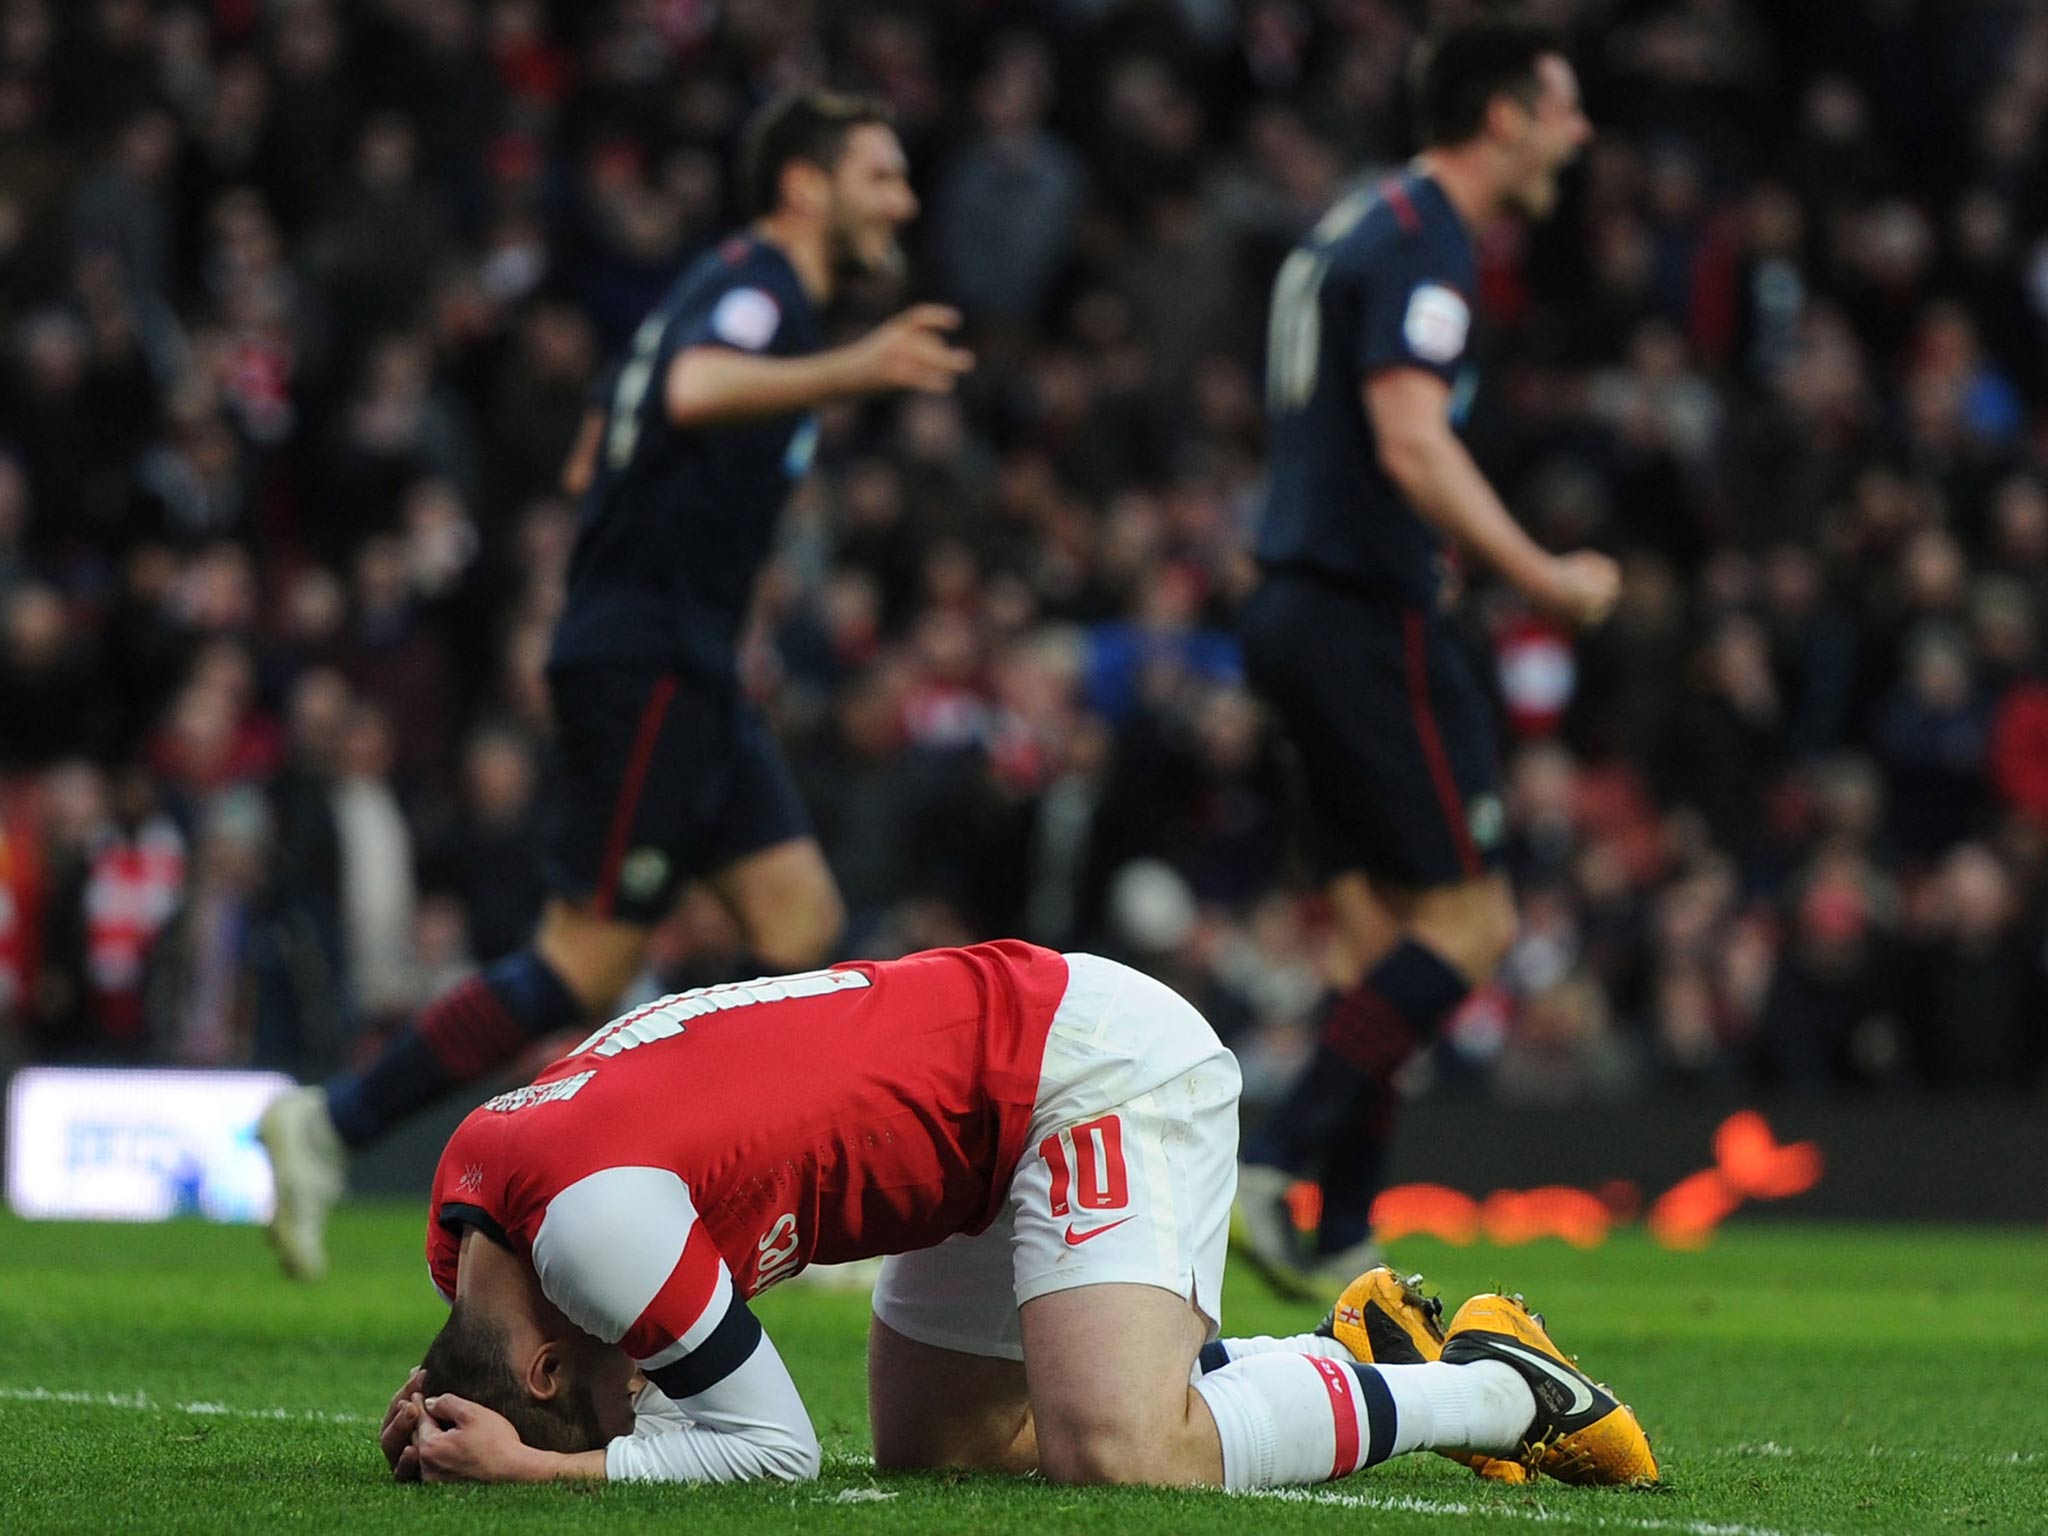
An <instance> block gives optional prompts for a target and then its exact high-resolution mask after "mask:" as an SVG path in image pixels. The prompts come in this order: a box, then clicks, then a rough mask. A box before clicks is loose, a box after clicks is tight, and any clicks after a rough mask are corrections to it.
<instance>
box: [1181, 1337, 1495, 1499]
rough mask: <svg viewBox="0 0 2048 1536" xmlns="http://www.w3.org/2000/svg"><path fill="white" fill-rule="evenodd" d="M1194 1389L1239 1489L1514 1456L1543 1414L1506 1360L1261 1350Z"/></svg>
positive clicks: (1226, 1481)
mask: <svg viewBox="0 0 2048 1536" xmlns="http://www.w3.org/2000/svg"><path fill="white" fill-rule="evenodd" d="M1194 1387H1195V1390H1196V1391H1197V1392H1199V1393H1200V1394H1201V1395H1202V1401H1203V1402H1204V1403H1206V1404H1207V1405H1208V1408H1209V1414H1210V1417H1211V1418H1213V1419H1214V1420H1215V1421H1216V1434H1217V1437H1218V1438H1219V1439H1220V1440H1221V1442H1222V1446H1223V1486H1224V1487H1226V1488H1233V1489H1241V1488H1280V1487H1294V1486H1299V1485H1302V1484H1305V1483H1322V1482H1328V1481H1330V1480H1332V1479H1334V1478H1340V1477H1349V1476H1350V1475H1351V1474H1352V1473H1353V1472H1356V1471H1358V1470H1359V1469H1360V1468H1361V1467H1369V1466H1375V1465H1377V1464H1378V1463H1380V1462H1382V1461H1385V1460H1386V1459H1387V1458H1388V1457H1389V1456H1395V1455H1399V1454H1401V1453H1403V1452H1406V1451H1419V1450H1461V1449H1471V1450H1481V1451H1490V1452H1495V1453H1505V1452H1509V1451H1511V1450H1512V1449H1513V1448H1514V1447H1515V1446H1516V1445H1517V1444H1518V1443H1519V1442H1520V1439H1521V1437H1522V1435H1523V1433H1524V1432H1525V1431H1526V1430H1527V1429H1528V1428H1529V1425H1530V1423H1531V1421H1532V1420H1533V1419H1534V1418H1535V1417H1536V1399H1535V1398H1534V1396H1532V1395H1531V1393H1530V1391H1529V1386H1528V1383H1526V1382H1524V1381H1523V1380H1522V1378H1521V1377H1520V1376H1519V1375H1517V1374H1516V1372H1515V1370H1514V1368H1513V1367H1512V1366H1509V1365H1505V1364H1503V1363H1502V1362H1500V1361H1498V1360H1482V1361H1477V1362H1475V1363H1474V1364H1472V1365H1444V1364H1442V1363H1441V1362H1437V1363H1432V1364H1429V1365H1393V1366H1373V1365H1359V1364H1356V1363H1352V1362H1346V1361H1339V1360H1333V1359H1330V1358H1328V1357H1326V1356H1321V1355H1303V1354H1294V1353H1255V1354H1250V1355H1247V1356H1245V1357H1244V1358H1243V1359H1240V1360H1235V1361H1233V1362H1232V1363H1231V1364H1229V1365H1227V1366H1224V1367H1222V1368H1221V1369H1220V1370H1214V1371H1211V1372H1209V1373H1208V1374H1207V1375H1205V1376H1203V1377H1202V1378H1201V1379H1200V1380H1198V1381H1197V1382H1195V1384H1194Z"/></svg>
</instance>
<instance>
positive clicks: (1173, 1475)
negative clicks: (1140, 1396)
mask: <svg viewBox="0 0 2048 1536" xmlns="http://www.w3.org/2000/svg"><path fill="white" fill-rule="evenodd" d="M1179 1427H1180V1426H1177V1425H1175V1426H1169V1425H1160V1426H1158V1427H1157V1428H1156V1429H1154V1428H1149V1427H1147V1426H1145V1425H1144V1424H1142V1423H1138V1422H1133V1421H1132V1420H1118V1421H1111V1420H1107V1419H1100V1418H1092V1417H1091V1418H1086V1419H1078V1420H1075V1419H1069V1420H1067V1421H1066V1422H1064V1423H1059V1424H1053V1423H1050V1422H1048V1421H1046V1420H1043V1419H1041V1420H1040V1422H1039V1425H1038V1469H1039V1472H1040V1474H1041V1475H1042V1476H1043V1477H1044V1478H1045V1479H1046V1481H1047V1482H1052V1483H1068V1484H1074V1485H1087V1484H1102V1483H1120V1484H1135V1485H1146V1486H1155V1487H1156V1486H1166V1485H1174V1484H1181V1483H1189V1482H1194V1481H1196V1480H1197V1479H1196V1478H1195V1477H1194V1476H1193V1475H1192V1474H1191V1472H1190V1468H1189V1461H1188V1457H1187V1455H1186V1454H1185V1448H1184V1447H1183V1446H1182V1445H1181V1444H1180V1436H1179V1435H1178V1434H1176V1433H1175V1430H1176V1429H1177V1428H1179Z"/></svg>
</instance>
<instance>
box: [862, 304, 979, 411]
mask: <svg viewBox="0 0 2048 1536" xmlns="http://www.w3.org/2000/svg"><path fill="white" fill-rule="evenodd" d="M959 328H960V311H958V310H957V309H954V308H952V307H951V306H949V305H945V304H913V305H911V306H910V308H908V309H906V310H904V311H903V313H901V314H900V315H897V316H895V317H893V318H892V319H889V320H885V321H883V322H882V324H880V325H878V326H876V327H875V328H874V329H873V330H872V331H870V332H868V334H867V335H866V336H864V337H862V338H861V339H860V340H859V341H857V342H855V343H854V345H855V347H856V348H858V349H859V351H860V354H861V362H862V370H861V371H862V376H863V378H864V379H865V380H866V384H867V387H868V388H870V389H875V390H886V389H914V390H919V391H921V392H923V393H925V394H931V395H948V394H951V393H952V392H953V386H954V384H955V383H956V382H958V380H959V378H960V375H962V374H963V373H966V372H967V371H968V370H969V369H970V368H972V367H973V366H974V354H973V353H972V352H969V351H968V350H967V349H966V348H965V347H956V346H954V345H953V342H952V333H953V332H954V331H956V330H958V329H959Z"/></svg>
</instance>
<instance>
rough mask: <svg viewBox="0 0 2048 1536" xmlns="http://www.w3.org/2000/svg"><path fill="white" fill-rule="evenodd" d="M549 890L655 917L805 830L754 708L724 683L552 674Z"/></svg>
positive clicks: (632, 916)
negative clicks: (681, 896) (700, 881)
mask: <svg viewBox="0 0 2048 1536" xmlns="http://www.w3.org/2000/svg"><path fill="white" fill-rule="evenodd" d="M548 692H549V695H550V697H551V698H552V699H553V701H554V710H555V751H554V757H553V761H552V764H551V772H550V776H549V780H548V789H547V804H546V806H545V808H544V811H543V827H544V843H545V861H546V873H547V881H548V888H549V889H550V890H552V891H553V892H555V893H556V894H557V895H560V896H565V897H568V898H570V899H572V900H576V901H587V902H589V903H590V905H591V906H592V908H593V909H594V910H595V911H596V912H597V914H598V915H599V916H601V917H610V918H616V919H618V920H619V921H622V922H629V923H654V922H658V921H659V920H660V919H661V918H662V917H663V916H665V915H666V914H667V912H668V910H669V908H670V906H672V905H673V904H674V901H675V895H676V891H677V889H678V888H679V887H681V886H682V885H683V883H684V882H685V881H688V880H693V879H697V878H699V877H701V876H704V875H709V874H713V873H716V872H717V871H718V870H721V869H723V868H725V867H726V866H727V865H728V864H731V863H732V862H733V861H735V860H736V859H741V858H744V857H746V856H747V855H748V854H750V853H757V852H759V851H760V850H762V849H764V848H769V847H773V846H774V845H775V844H777V843H784V842H788V841H790V840H791V839H792V838H800V837H809V836H810V835H811V823H810V818H809V817H808V816H807V815H806V814H805V813H804V807H803V801H802V800H801V799H800V798H799V797H798V795H797V791H796V784H795V782H794V781H793V780H792V779H791V778H790V774H789V767H788V765H787V764H786V763H784V762H783V760H782V752H781V750H780V749H779V748H778V747H777V746H776V743H775V737H774V735H773V733H772V732H770V731H769V729H768V724H767V722H766V721H765V720H763V719H762V718H761V714H760V711H758V710H757V709H755V708H754V707H753V705H752V704H750V703H748V702H747V701H746V700H745V699H744V698H742V697H741V696H740V695H739V693H738V690H737V689H736V688H735V687H734V686H733V685H731V684H729V683H726V684H714V685H711V686H706V685H705V684H703V683H702V682H699V681H696V680H694V679H691V678H688V677H684V676H679V675H678V674H676V673H673V672H652V671H646V670H635V669H631V668H620V667H609V666H602V665H595V664H589V663H576V664H572V665H568V666H564V667H558V668H556V669H554V670H552V671H550V672H549V673H548Z"/></svg>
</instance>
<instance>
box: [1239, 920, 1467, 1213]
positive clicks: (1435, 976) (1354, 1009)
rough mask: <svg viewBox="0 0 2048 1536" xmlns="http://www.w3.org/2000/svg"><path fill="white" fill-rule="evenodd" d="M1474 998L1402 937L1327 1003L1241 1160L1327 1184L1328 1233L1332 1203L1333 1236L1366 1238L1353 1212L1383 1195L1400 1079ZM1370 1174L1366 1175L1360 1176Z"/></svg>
mask: <svg viewBox="0 0 2048 1536" xmlns="http://www.w3.org/2000/svg"><path fill="white" fill-rule="evenodd" d="M1470 990H1471V989H1470V987H1469V986H1468V985H1467V984H1466V981H1465V978H1464V977H1463V976H1462V975H1461V974H1460V973H1459V972H1458V971H1457V970H1456V969H1455V968H1454V967H1453V966H1452V965H1451V964H1450V962H1449V961H1447V960H1445V959H1444V958H1443V957H1442V956H1441V955H1439V954H1437V953H1436V952H1435V951H1434V950H1432V949H1430V948H1428V947H1427V946H1426V945H1424V944H1421V943H1419V942H1417V941H1416V940H1414V939H1404V940H1403V941H1402V942H1401V943H1400V944H1399V945H1397V946H1396V947H1395V948H1394V950H1393V952H1392V953H1391V954H1389V955H1388V956H1387V957H1386V958H1385V959H1383V960H1381V961H1380V963H1379V964H1378V965H1376V966H1374V967H1373V968H1372V970H1371V971H1370V972H1368V973H1367V974H1366V977H1365V979H1364V980H1363V981H1361V982H1360V983H1359V984H1358V985H1357V986H1355V987H1353V988H1352V989H1351V990H1350V991H1348V992H1342V993H1332V994H1330V995H1329V996H1328V997H1327V998H1325V999H1324V1002H1323V1010H1322V1017H1321V1020H1320V1027H1319V1029H1318V1032H1317V1035H1318V1038H1317V1040H1316V1048H1315V1052H1314V1054H1313V1055H1312V1056H1311V1057H1310V1058H1309V1061H1308V1064H1307V1065H1306V1066H1305V1067H1304V1068H1303V1069H1302V1071H1301V1073H1300V1075H1299V1076H1297V1077H1296V1078H1295V1080H1294V1082H1293V1084H1292V1085H1291V1086H1290V1087H1289V1089H1288V1091H1287V1093H1286V1094H1285V1095H1284V1096H1283V1097H1282V1098H1281V1100H1280V1103H1279V1104H1278V1105H1276V1106H1275V1107H1274V1109H1273V1111H1272V1113H1271V1114H1269V1115H1268V1116H1267V1117H1266V1123H1265V1125H1264V1126H1263V1127H1262V1128H1261V1129H1260V1131H1259V1133H1258V1135H1256V1136H1254V1137H1253V1138H1252V1139H1251V1140H1250V1142H1249V1143H1248V1144H1247V1145H1246V1148H1245V1155H1244V1157H1245V1161H1246V1162H1248V1163H1258V1164H1263V1165H1265V1166H1268V1167H1274V1168H1284V1169H1286V1170H1287V1171H1288V1172H1290V1173H1297V1174H1314V1175H1315V1176H1317V1177H1319V1178H1322V1179H1323V1181H1324V1189H1323V1200H1324V1223H1325V1225H1324V1227H1323V1231H1324V1232H1325V1233H1326V1234H1328V1233H1330V1232H1331V1231H1332V1230H1333V1227H1332V1224H1331V1206H1332V1204H1333V1203H1334V1204H1335V1206H1336V1207H1337V1212H1336V1214H1337V1217H1338V1219H1337V1221H1336V1223H1335V1229H1336V1230H1349V1229H1350V1228H1351V1227H1352V1226H1353V1225H1356V1226H1357V1227H1358V1229H1359V1234H1358V1235H1359V1236H1361V1237H1362V1236H1363V1235H1364V1232H1363V1226H1364V1224H1363V1218H1362V1216H1357V1215H1356V1214H1355V1213H1356V1212H1358V1211H1362V1210H1369V1209H1370V1208H1371V1205H1372V1199H1373V1196H1374V1195H1376V1194H1378V1193H1379V1189H1378V1183H1377V1181H1378V1177H1379V1171H1378V1165H1379V1163H1380V1162H1382V1161H1383V1160H1384V1157H1385V1150H1386V1142H1387V1139H1388V1136H1389V1135H1390V1133H1391V1131H1392V1113H1391V1109H1392V1105H1393V1103H1394V1097H1393V1093H1392V1083H1393V1078H1394V1074H1395V1073H1396V1072H1398V1071H1399V1070H1400V1069H1401V1066H1402V1064H1403V1063H1404V1062H1406V1061H1407V1060H1408V1058H1409V1057H1410V1056H1411V1055H1413V1054H1414V1053H1415V1051H1416V1050H1417V1049H1418V1048H1419V1047H1420V1046H1421V1045H1422V1044H1423V1043H1424V1042H1426V1041H1428V1040H1429V1039H1431V1038H1433V1037H1434V1036H1435V1034H1436V1031H1437V1027H1438V1026H1439V1025H1440V1024H1441V1023H1442V1022H1443V1020H1444V1018H1445V1016H1446V1015H1448V1014H1449V1013H1450V1012H1451V1011H1452V1010H1453V1009H1455V1008H1456V1007H1457V1006H1458V1005H1459V1004H1460V1003H1461V1002H1463V1001H1464V1000H1465V996H1466V994H1467V993H1468V992H1469V991H1470ZM1340 1155H1341V1159H1342V1166H1343V1169H1344V1170H1345V1171H1344V1173H1343V1175H1342V1176H1341V1177H1338V1178H1336V1179H1331V1178H1329V1177H1328V1176H1327V1175H1328V1174H1329V1173H1331V1172H1334V1171H1336V1170H1334V1169H1331V1168H1330V1167H1329V1164H1330V1163H1331V1161H1332V1159H1333V1158H1336V1157H1339V1156H1340ZM1368 1168H1370V1169H1371V1170H1372V1171H1371V1172H1370V1174H1369V1175H1368V1176H1366V1177H1364V1178H1361V1177H1359V1176H1358V1175H1359V1174H1361V1173H1363V1172H1364V1171H1365V1170H1366V1169H1368ZM1368 1186H1369V1187H1368ZM1361 1200H1362V1201H1363V1205H1362V1206H1361V1205H1360V1204H1359V1202H1360V1201H1361ZM1357 1240H1358V1239H1357V1238H1356V1237H1354V1238H1353V1239H1352V1241H1354V1242H1355V1241H1357ZM1329 1246H1349V1244H1342V1245H1329Z"/></svg>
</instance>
